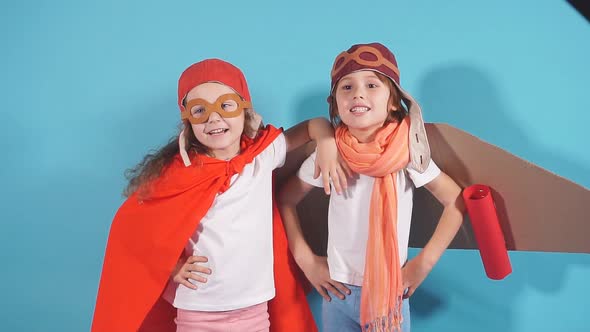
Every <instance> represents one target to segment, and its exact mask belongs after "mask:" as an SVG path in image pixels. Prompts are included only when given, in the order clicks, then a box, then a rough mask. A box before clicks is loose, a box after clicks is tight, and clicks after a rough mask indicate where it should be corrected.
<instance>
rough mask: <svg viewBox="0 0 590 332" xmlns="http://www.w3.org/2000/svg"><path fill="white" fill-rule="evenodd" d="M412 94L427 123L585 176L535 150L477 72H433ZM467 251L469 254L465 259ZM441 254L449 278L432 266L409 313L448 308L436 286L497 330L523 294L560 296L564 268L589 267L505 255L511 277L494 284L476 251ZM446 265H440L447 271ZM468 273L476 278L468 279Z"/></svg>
mask: <svg viewBox="0 0 590 332" xmlns="http://www.w3.org/2000/svg"><path fill="white" fill-rule="evenodd" d="M410 93H412V92H410ZM415 96H416V98H417V99H418V102H420V104H421V105H422V107H423V110H424V113H425V116H426V118H427V119H429V118H437V119H445V121H444V122H446V123H449V124H452V125H454V126H456V127H458V128H459V129H462V130H465V131H467V132H470V133H472V134H475V133H477V136H479V137H480V138H481V139H483V140H486V141H488V142H494V144H497V145H498V146H504V147H510V146H514V145H515V144H516V145H517V146H520V147H523V149H524V148H526V151H527V155H528V156H531V158H532V159H534V160H543V161H544V162H545V165H544V166H546V167H548V168H551V169H559V170H561V172H562V174H565V175H568V174H570V175H571V174H577V173H579V172H584V174H588V173H587V172H588V168H587V167H586V166H585V165H581V164H579V163H576V161H573V160H568V158H567V157H566V156H564V155H560V154H559V153H556V152H555V151H547V150H544V149H543V148H541V147H538V146H537V147H536V146H534V142H533V141H531V140H529V139H528V138H527V137H526V136H525V135H524V134H523V133H522V132H521V130H520V126H519V125H518V124H517V123H516V122H515V121H513V120H512V118H511V117H510V114H511V111H510V110H509V109H507V107H506V106H505V103H504V102H503V101H502V98H501V96H500V95H499V93H498V90H497V89H496V87H495V86H494V84H493V82H492V81H491V80H490V79H489V78H488V77H487V76H486V75H485V73H483V72H482V71H481V70H479V69H477V68H474V67H470V66H466V65H456V66H449V67H442V68H438V69H435V70H433V71H431V72H429V73H427V74H426V75H425V76H424V78H423V79H422V80H421V81H420V84H419V91H418V93H416V94H415ZM548 156H552V157H551V158H548ZM547 222H552V221H547ZM469 252H471V253H472V254H473V255H469ZM446 256H447V257H449V256H450V257H452V259H453V261H449V262H450V263H449V264H448V265H457V266H456V268H455V269H446V270H445V271H449V274H451V276H448V275H447V274H443V273H436V271H437V269H436V268H435V273H434V274H435V275H436V277H435V278H432V277H431V278H430V280H429V279H427V280H426V282H425V283H424V284H423V285H422V287H421V288H419V289H418V290H417V291H416V293H415V294H414V296H413V297H412V315H413V316H414V317H417V318H418V319H427V318H428V317H430V316H432V315H435V314H437V313H438V312H440V311H442V310H443V309H444V308H445V307H447V306H449V305H450V304H449V303H447V301H445V299H444V298H443V297H442V296H441V295H440V294H441V291H440V288H441V287H444V288H445V289H446V290H445V291H443V293H452V294H453V296H456V297H458V298H460V299H461V298H462V299H463V302H464V303H470V305H473V306H474V307H477V308H478V309H477V310H475V311H474V309H469V308H465V310H464V313H465V314H467V315H476V316H475V319H476V320H477V321H478V324H479V326H488V327H490V328H491V327H495V328H496V330H498V329H499V330H502V331H515V328H516V326H515V324H514V319H515V317H514V312H515V311H516V309H517V308H516V305H517V304H516V302H517V299H518V297H519V296H520V295H522V292H523V290H525V289H528V288H534V289H536V290H538V291H541V292H544V293H557V292H560V291H561V290H562V289H563V288H565V286H566V285H565V281H564V280H565V276H566V274H567V273H568V270H570V269H571V268H572V267H574V266H575V265H583V266H585V267H588V266H590V260H588V259H587V256H585V255H582V254H565V253H533V252H510V257H511V260H512V266H513V273H512V274H511V275H509V276H508V277H507V278H506V279H504V280H503V281H500V282H494V281H490V280H487V278H486V277H485V274H484V272H483V265H482V263H481V260H480V259H479V253H478V252H477V251H472V250H468V251H463V250H461V251H456V250H454V251H453V252H452V253H447V254H446ZM475 256H477V257H475ZM474 258H476V259H475V260H474ZM449 259H451V258H449ZM469 259H471V261H469ZM468 262H470V263H469V264H470V265H471V266H465V268H463V269H462V268H461V267H462V266H463V264H465V263H468ZM448 265H447V264H446V263H445V266H446V267H448ZM439 268H440V267H439ZM470 271H474V272H476V274H472V275H471V276H469V272H470ZM453 275H456V278H455V277H453ZM531 276H535V277H533V278H532V277H531ZM441 277H442V278H441ZM470 278H471V280H470ZM474 278H475V279H474ZM486 284H487V285H486ZM483 285H485V287H483V288H484V289H482V286H483ZM488 285H489V286H488ZM498 299H501V300H498ZM488 313H489V314H488ZM565 313H567V311H565ZM457 324H458V325H459V326H457V328H458V330H462V328H464V329H465V330H469V328H474V327H475V326H473V325H471V326H463V327H461V326H460V325H461V324H473V320H471V321H470V320H469V319H466V320H463V323H462V322H461V321H458V322H457Z"/></svg>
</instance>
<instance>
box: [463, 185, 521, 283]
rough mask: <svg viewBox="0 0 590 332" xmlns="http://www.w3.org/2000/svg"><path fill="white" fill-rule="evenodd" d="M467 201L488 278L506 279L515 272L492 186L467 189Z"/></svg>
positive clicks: (464, 192)
mask: <svg viewBox="0 0 590 332" xmlns="http://www.w3.org/2000/svg"><path fill="white" fill-rule="evenodd" d="M463 200H464V201H465V205H466V207H467V213H468V214H469V219H470V220H471V225H472V227H473V233H474V234H475V239H476V241H477V244H478V247H479V253H480V255H481V260H482V262H483V265H484V268H485V271H486V275H487V276H488V278H490V279H494V280H501V279H504V278H505V277H506V276H507V275H509V274H510V273H511V272H512V266H511V265H510V258H509V257H508V251H507V250H506V242H505V240H504V234H503V233H502V229H501V228H500V223H499V221H498V215H497V213H496V207H495V205H494V201H493V199H492V195H491V190H490V187H488V186H486V185H481V184H475V185H472V186H469V187H467V188H465V189H464V190H463Z"/></svg>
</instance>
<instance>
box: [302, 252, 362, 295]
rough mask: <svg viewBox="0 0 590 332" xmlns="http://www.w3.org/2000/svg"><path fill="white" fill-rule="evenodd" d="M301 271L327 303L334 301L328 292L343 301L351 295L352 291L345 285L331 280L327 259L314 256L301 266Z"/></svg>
mask: <svg viewBox="0 0 590 332" xmlns="http://www.w3.org/2000/svg"><path fill="white" fill-rule="evenodd" d="M301 269H302V270H303V273H305V277H307V279H308V280H309V282H310V283H311V284H312V285H313V287H314V288H315V289H316V290H317V291H318V293H320V295H321V296H322V297H323V298H324V299H325V300H326V301H328V302H329V301H331V300H332V298H331V297H330V295H329V294H328V291H329V292H330V293H332V294H333V295H335V296H337V297H338V298H339V299H341V300H344V297H345V295H349V294H350V289H348V288H347V287H346V286H345V285H344V284H343V283H341V282H338V281H335V280H332V278H330V271H329V269H328V259H327V257H321V256H316V255H313V256H311V257H309V259H308V260H306V261H305V262H303V263H302V264H301Z"/></svg>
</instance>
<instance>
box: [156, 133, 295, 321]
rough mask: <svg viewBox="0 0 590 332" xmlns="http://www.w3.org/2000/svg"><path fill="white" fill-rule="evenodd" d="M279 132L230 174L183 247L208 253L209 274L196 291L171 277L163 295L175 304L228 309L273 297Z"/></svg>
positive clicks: (282, 147) (282, 149)
mask: <svg viewBox="0 0 590 332" xmlns="http://www.w3.org/2000/svg"><path fill="white" fill-rule="evenodd" d="M286 151H287V146H286V142H285V136H284V135H283V134H280V135H279V136H278V137H277V138H276V139H275V140H274V141H273V143H272V144H271V145H269V146H268V147H267V148H266V149H265V150H264V151H263V152H262V153H260V154H259V155H258V156H256V157H255V158H254V160H253V161H252V162H251V163H250V164H247V165H246V166H245V167H244V169H243V171H242V172H241V173H240V174H236V175H234V176H233V177H232V178H231V186H230V188H229V189H228V190H227V191H225V192H224V193H222V194H220V195H217V197H216V198H215V200H214V202H213V206H212V207H211V208H210V209H209V211H208V212H207V214H206V215H205V217H203V219H202V220H201V222H200V223H199V227H198V228H197V230H196V232H195V233H194V234H193V236H192V237H191V238H190V239H189V242H188V243H187V245H186V247H185V253H186V254H187V255H195V256H197V255H198V256H206V257H207V258H208V262H207V263H197V264H199V265H201V266H206V267H209V268H210V269H211V271H212V273H211V275H203V276H205V277H206V278H207V279H208V281H207V282H206V283H200V282H196V281H192V282H193V283H194V284H195V285H197V289H196V290H192V289H190V288H188V287H186V286H183V285H179V284H176V283H174V282H173V281H170V282H169V283H168V288H167V290H166V293H165V298H166V299H167V300H168V301H169V302H170V303H172V305H173V306H174V307H176V308H181V309H185V310H198V311H226V310H235V309H240V308H245V307H248V306H252V305H255V304H259V303H262V302H264V301H268V300H270V299H272V298H273V297H274V296H275V287H274V274H273V244H272V238H273V236H272V171H273V170H274V169H275V168H277V167H281V166H282V165H283V163H284V162H285V157H286Z"/></svg>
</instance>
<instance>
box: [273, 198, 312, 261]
mask: <svg viewBox="0 0 590 332" xmlns="http://www.w3.org/2000/svg"><path fill="white" fill-rule="evenodd" d="M279 210H280V212H281V217H282V219H283V225H284V226H285V233H287V241H288V243H289V250H291V253H292V254H293V258H295V261H296V262H297V264H298V265H299V266H301V264H302V263H303V262H304V261H305V260H306V259H307V258H309V257H311V256H312V255H313V251H312V250H311V248H310V247H309V245H308V244H307V241H306V240H305V237H304V236H303V230H302V228H301V223H300V222H299V216H298V214H297V208H296V206H295V205H292V204H288V203H286V204H280V205H279Z"/></svg>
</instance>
